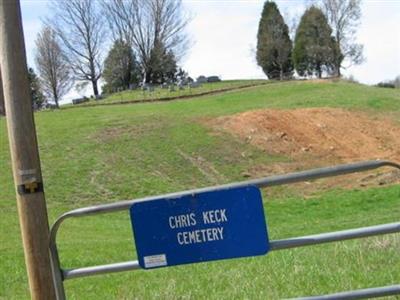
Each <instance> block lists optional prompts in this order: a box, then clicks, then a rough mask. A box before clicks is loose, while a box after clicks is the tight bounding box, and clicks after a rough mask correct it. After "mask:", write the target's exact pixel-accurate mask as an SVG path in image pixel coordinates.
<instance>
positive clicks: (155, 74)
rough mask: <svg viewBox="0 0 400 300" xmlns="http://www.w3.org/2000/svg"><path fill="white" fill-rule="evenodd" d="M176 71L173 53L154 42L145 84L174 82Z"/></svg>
mask: <svg viewBox="0 0 400 300" xmlns="http://www.w3.org/2000/svg"><path fill="white" fill-rule="evenodd" d="M176 71H177V64H176V58H175V55H174V53H173V52H172V51H171V50H169V51H167V49H166V48H165V47H164V45H163V44H162V43H160V42H156V43H155V44H154V47H153V48H152V50H151V53H150V60H149V67H148V73H147V74H146V77H147V78H146V82H151V83H163V82H166V81H168V80H170V81H171V80H174V77H175V73H176Z"/></svg>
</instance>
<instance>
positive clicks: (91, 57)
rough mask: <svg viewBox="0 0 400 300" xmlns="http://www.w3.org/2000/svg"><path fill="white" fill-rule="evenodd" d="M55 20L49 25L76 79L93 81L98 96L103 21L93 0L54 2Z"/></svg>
mask: <svg viewBox="0 0 400 300" xmlns="http://www.w3.org/2000/svg"><path fill="white" fill-rule="evenodd" d="M51 8H52V11H53V12H54V15H53V17H52V18H51V19H50V20H48V21H47V23H48V24H49V25H50V26H51V27H52V28H53V29H54V31H55V32H56V33H57V35H58V37H59V38H60V40H61V42H62V48H63V50H64V52H65V53H66V57H67V58H68V61H69V64H70V66H71V68H72V70H73V72H74V75H75V79H76V80H80V81H90V82H91V83H92V87H93V93H94V95H95V96H98V95H99V90H98V86H97V83H98V80H99V78H100V76H101V72H102V68H103V67H102V46H103V44H104V42H105V39H106V38H105V33H106V32H105V29H104V18H103V14H102V12H101V11H100V8H99V7H98V6H97V5H96V3H95V1H93V0H68V1H53V2H52V7H51Z"/></svg>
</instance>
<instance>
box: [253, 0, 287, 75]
mask: <svg viewBox="0 0 400 300" xmlns="http://www.w3.org/2000/svg"><path fill="white" fill-rule="evenodd" d="M291 55H292V41H291V40H290V38H289V30H288V26H287V25H286V24H285V21H284V20H283V17H282V15H281V14H280V12H279V9H278V7H277V5H276V4H275V2H270V1H267V2H265V4H264V9H263V12H262V14H261V19H260V23H259V25H258V34H257V53H256V58H257V63H258V65H259V66H260V67H261V68H262V69H263V71H264V73H265V74H266V75H267V76H268V78H269V79H280V80H282V79H284V78H285V77H291V75H292V71H293V64H292V61H291Z"/></svg>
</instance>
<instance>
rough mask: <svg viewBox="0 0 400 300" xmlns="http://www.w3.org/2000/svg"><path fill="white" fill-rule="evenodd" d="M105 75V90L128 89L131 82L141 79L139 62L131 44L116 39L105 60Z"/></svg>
mask: <svg viewBox="0 0 400 300" xmlns="http://www.w3.org/2000/svg"><path fill="white" fill-rule="evenodd" d="M103 77H104V79H105V81H106V85H105V87H103V89H105V92H114V91H116V90H118V89H127V88H129V85H130V84H131V83H136V82H138V81H139V79H140V78H139V72H138V64H137V62H136V60H135V57H134V54H133V50H132V48H131V46H129V44H127V43H126V42H124V41H122V40H116V41H115V42H114V45H113V47H112V48H111V50H110V52H109V53H108V55H107V58H106V60H105V61H104V71H103Z"/></svg>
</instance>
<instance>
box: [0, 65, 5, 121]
mask: <svg viewBox="0 0 400 300" xmlns="http://www.w3.org/2000/svg"><path fill="white" fill-rule="evenodd" d="M0 115H3V116H5V115H6V109H5V106H4V95H3V81H2V79H1V67H0Z"/></svg>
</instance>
